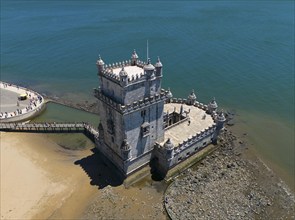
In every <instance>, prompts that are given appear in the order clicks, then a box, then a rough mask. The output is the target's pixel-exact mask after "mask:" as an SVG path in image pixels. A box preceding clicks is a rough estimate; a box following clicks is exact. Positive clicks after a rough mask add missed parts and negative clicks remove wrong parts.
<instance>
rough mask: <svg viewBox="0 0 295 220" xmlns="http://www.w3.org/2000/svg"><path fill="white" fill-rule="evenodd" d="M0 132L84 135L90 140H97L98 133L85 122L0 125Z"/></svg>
mask: <svg viewBox="0 0 295 220" xmlns="http://www.w3.org/2000/svg"><path fill="white" fill-rule="evenodd" d="M0 131H7V132H33V133H84V134H85V135H86V136H87V137H89V138H90V139H91V140H93V141H95V139H98V136H99V133H98V131H97V130H96V129H95V128H94V127H93V126H92V125H90V124H88V123H85V122H72V123H71V122H62V123H61V122H58V123H56V122H53V123H49V122H39V123H0Z"/></svg>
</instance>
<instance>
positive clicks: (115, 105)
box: [95, 50, 166, 176]
mask: <svg viewBox="0 0 295 220" xmlns="http://www.w3.org/2000/svg"><path fill="white" fill-rule="evenodd" d="M96 64H97V68H98V76H99V88H98V89H95V97H97V99H98V106H99V117H100V124H99V127H98V129H99V140H98V141H97V143H96V145H97V148H98V149H99V150H100V151H101V152H102V153H103V154H104V155H105V156H106V157H107V158H108V159H109V160H110V161H111V162H112V163H114V165H116V167H117V168H118V169H119V170H120V171H121V173H122V174H123V175H124V176H127V175H129V174H131V173H132V172H133V171H135V170H136V169H138V168H140V167H142V166H144V165H146V164H147V163H149V161H150V158H151V152H152V150H153V148H154V145H155V143H156V142H162V141H163V140H164V128H163V110H164V101H165V99H166V94H165V93H164V92H162V91H161V80H162V63H161V62H160V59H159V58H158V61H157V63H156V64H155V66H154V65H152V64H151V61H150V59H148V61H147V63H145V62H142V61H140V60H139V59H138V55H137V53H136V51H135V50H134V52H133V53H132V55H131V60H129V61H123V62H119V63H115V64H110V65H105V64H104V62H103V61H102V59H101V57H99V59H98V61H97V62H96Z"/></svg>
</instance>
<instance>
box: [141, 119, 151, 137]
mask: <svg viewBox="0 0 295 220" xmlns="http://www.w3.org/2000/svg"><path fill="white" fill-rule="evenodd" d="M141 134H142V136H143V137H145V136H147V135H149V134H150V124H149V123H148V122H144V123H143V124H142V125H141Z"/></svg>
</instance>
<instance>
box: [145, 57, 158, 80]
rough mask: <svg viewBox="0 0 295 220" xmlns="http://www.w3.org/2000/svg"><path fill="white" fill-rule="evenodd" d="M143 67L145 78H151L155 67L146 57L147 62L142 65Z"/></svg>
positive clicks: (153, 75)
mask: <svg viewBox="0 0 295 220" xmlns="http://www.w3.org/2000/svg"><path fill="white" fill-rule="evenodd" d="M143 69H144V72H145V74H146V76H147V79H153V78H154V77H155V74H154V71H155V67H154V66H153V64H151V60H150V58H148V62H147V64H146V65H144V67H143Z"/></svg>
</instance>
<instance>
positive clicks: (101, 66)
mask: <svg viewBox="0 0 295 220" xmlns="http://www.w3.org/2000/svg"><path fill="white" fill-rule="evenodd" d="M96 66H97V69H98V74H102V73H103V71H104V62H103V60H102V59H101V57H100V55H99V56H98V60H97V61H96Z"/></svg>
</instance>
